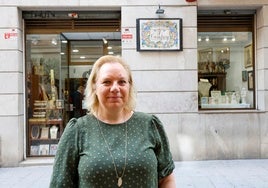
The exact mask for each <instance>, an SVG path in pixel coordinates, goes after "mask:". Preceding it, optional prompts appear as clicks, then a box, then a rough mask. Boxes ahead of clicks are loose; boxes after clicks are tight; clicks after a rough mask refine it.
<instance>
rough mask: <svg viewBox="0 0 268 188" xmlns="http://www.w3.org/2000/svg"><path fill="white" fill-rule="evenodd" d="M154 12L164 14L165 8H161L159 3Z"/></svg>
mask: <svg viewBox="0 0 268 188" xmlns="http://www.w3.org/2000/svg"><path fill="white" fill-rule="evenodd" d="M155 13H156V14H164V13H165V10H164V9H162V8H161V7H160V5H159V7H158V9H157V10H156V12H155Z"/></svg>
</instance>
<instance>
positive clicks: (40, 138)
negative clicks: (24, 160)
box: [28, 118, 64, 157]
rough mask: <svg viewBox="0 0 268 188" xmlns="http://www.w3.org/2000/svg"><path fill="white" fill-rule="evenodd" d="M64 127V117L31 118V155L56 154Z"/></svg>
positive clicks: (29, 133) (29, 142) (29, 124)
mask: <svg viewBox="0 0 268 188" xmlns="http://www.w3.org/2000/svg"><path fill="white" fill-rule="evenodd" d="M63 129H64V127H63V123H62V119H46V118H30V119H29V123H28V135H29V140H28V154H29V156H42V157H44V156H54V155H55V153H56V149H57V145H58V142H59V140H60V136H61V135H62V133H63Z"/></svg>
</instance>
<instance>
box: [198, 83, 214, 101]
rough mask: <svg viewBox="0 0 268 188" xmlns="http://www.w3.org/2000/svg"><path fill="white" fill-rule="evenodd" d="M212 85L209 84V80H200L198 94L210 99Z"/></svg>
mask: <svg viewBox="0 0 268 188" xmlns="http://www.w3.org/2000/svg"><path fill="white" fill-rule="evenodd" d="M211 86H212V85H211V83H209V81H208V79H200V81H199V82H198V94H199V95H200V98H201V97H209V91H210V88H211Z"/></svg>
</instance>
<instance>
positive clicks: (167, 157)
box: [152, 116, 175, 179]
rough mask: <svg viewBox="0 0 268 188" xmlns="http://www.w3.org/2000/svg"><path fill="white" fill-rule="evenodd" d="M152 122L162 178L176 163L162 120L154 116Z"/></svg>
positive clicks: (160, 176) (171, 170) (159, 175)
mask: <svg viewBox="0 0 268 188" xmlns="http://www.w3.org/2000/svg"><path fill="white" fill-rule="evenodd" d="M152 124H153V127H154V135H155V141H156V148H155V154H156V158H157V163H158V169H157V170H158V179H162V178H164V177H166V176H168V175H170V174H171V173H172V172H173V170H174V169H175V165H174V161H173V159H172V154H171V152H170V146H169V141H168V138H167V135H166V133H165V130H164V127H163V124H162V122H161V121H160V120H159V119H158V118H157V117H156V116H153V118H152Z"/></svg>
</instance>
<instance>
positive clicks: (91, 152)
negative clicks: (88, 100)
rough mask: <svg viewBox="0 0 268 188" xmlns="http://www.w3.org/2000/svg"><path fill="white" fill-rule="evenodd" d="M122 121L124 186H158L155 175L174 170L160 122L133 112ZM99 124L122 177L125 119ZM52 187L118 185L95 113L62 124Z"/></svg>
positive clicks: (163, 175) (113, 187) (123, 127)
mask: <svg viewBox="0 0 268 188" xmlns="http://www.w3.org/2000/svg"><path fill="white" fill-rule="evenodd" d="M126 123H127V129H128V130H127V132H128V139H127V141H128V148H127V165H126V170H125V174H124V177H123V184H122V187H123V188H140V187H144V188H147V187H148V188H151V187H158V180H159V179H161V178H163V177H165V176H167V175H169V174H170V173H171V172H172V171H173V169H174V162H173V160H172V156H171V153H170V150H169V144H168V140H167V137H166V134H165V131H164V128H163V125H162V123H161V122H160V120H159V119H158V118H157V117H156V116H154V115H149V114H145V113H142V112H135V113H134V114H133V116H132V117H131V118H130V119H129V120H128V121H127V122H126ZM100 127H101V130H102V132H103V134H104V136H105V139H106V140H107V142H108V144H109V147H110V148H111V151H112V154H113V156H114V160H115V164H116V167H117V171H118V174H119V176H121V174H122V172H123V167H124V164H125V140H126V137H125V129H126V126H125V123H122V124H115V125H110V124H107V123H104V122H100ZM50 187H51V188H57V187H70V188H71V187H72V188H73V187H90V188H115V187H117V178H116V173H115V169H114V165H113V162H112V158H111V156H110V154H109V152H108V149H107V146H106V144H105V141H104V140H103V137H102V135H101V133H100V130H99V127H98V124H97V119H96V118H95V117H94V116H93V115H86V116H84V117H82V118H79V119H72V120H70V122H69V123H68V125H67V127H66V128H65V130H64V133H63V135H62V137H61V140H60V142H59V147H58V151H57V154H56V156H55V162H54V167H53V173H52V177H51V182H50Z"/></svg>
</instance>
